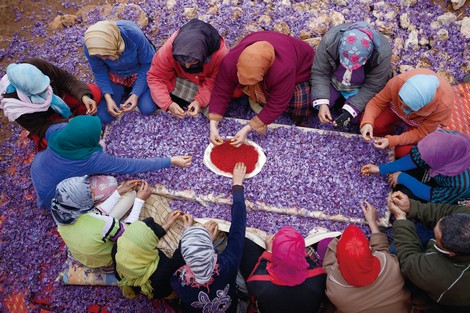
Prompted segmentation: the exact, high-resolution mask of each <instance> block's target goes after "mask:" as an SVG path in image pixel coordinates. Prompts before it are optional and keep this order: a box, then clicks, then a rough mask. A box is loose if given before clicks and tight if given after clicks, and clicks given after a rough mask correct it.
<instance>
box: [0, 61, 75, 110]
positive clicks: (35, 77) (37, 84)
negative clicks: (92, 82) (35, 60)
mask: <svg viewBox="0 0 470 313" xmlns="http://www.w3.org/2000/svg"><path fill="white" fill-rule="evenodd" d="M6 74H7V77H8V80H9V81H10V85H8V87H7V88H6V93H12V92H15V91H17V92H18V93H22V94H24V95H25V96H26V97H28V98H29V100H30V101H31V103H35V104H43V103H44V102H46V99H47V98H48V97H49V96H50V95H49V93H51V94H52V99H51V104H50V105H51V108H52V109H53V110H54V111H55V112H56V113H58V114H60V115H62V116H63V117H65V118H69V117H70V116H71V115H72V112H71V111H70V108H69V107H68V106H67V104H66V103H65V102H64V101H63V100H62V99H61V98H60V97H58V96H56V95H55V94H53V93H52V88H50V82H51V81H50V79H49V77H47V76H46V75H44V74H43V73H42V72H41V71H40V70H39V69H38V68H37V67H36V66H34V65H32V64H28V63H20V64H16V63H13V64H10V65H8V66H7V70H6Z"/></svg>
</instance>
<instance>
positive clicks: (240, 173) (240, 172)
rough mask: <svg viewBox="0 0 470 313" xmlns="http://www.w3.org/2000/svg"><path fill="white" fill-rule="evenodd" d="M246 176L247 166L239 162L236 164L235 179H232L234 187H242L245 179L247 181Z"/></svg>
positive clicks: (234, 169)
mask: <svg viewBox="0 0 470 313" xmlns="http://www.w3.org/2000/svg"><path fill="white" fill-rule="evenodd" d="M245 174H246V166H245V164H244V163H242V162H239V163H237V164H235V167H234V168H233V178H232V185H240V186H241V185H242V183H243V179H245Z"/></svg>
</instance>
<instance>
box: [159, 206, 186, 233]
mask: <svg viewBox="0 0 470 313" xmlns="http://www.w3.org/2000/svg"><path fill="white" fill-rule="evenodd" d="M182 215H183V213H182V212H181V211H180V210H176V211H173V212H171V214H169V215H168V216H167V217H166V221H165V224H163V225H162V227H163V229H164V230H165V231H168V229H170V228H171V226H173V224H174V223H175V222H176V220H177V219H178V218H179V217H180V216H182Z"/></svg>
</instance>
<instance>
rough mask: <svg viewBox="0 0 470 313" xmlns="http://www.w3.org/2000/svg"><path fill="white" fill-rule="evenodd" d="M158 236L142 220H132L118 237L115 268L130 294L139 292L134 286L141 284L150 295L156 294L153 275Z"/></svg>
mask: <svg viewBox="0 0 470 313" xmlns="http://www.w3.org/2000/svg"><path fill="white" fill-rule="evenodd" d="M157 244H158V237H157V236H156V235H155V233H154V232H153V231H152V230H151V229H150V228H149V227H148V226H147V225H146V224H145V223H144V222H142V221H137V222H134V223H132V224H131V225H129V226H128V227H127V228H126V231H125V232H124V234H123V235H122V236H121V237H119V239H118V241H117V248H118V249H117V253H116V271H117V273H118V274H119V276H120V277H121V281H120V282H119V287H120V288H121V291H122V293H123V295H124V296H125V297H127V298H134V297H135V296H136V294H135V292H134V290H133V288H132V287H140V289H141V292H142V293H143V294H145V295H146V296H147V297H148V298H152V296H153V288H152V286H151V283H150V281H149V278H150V276H151V275H152V274H153V273H154V272H155V270H156V269H157V267H158V261H159V260H160V258H159V256H158V249H157Z"/></svg>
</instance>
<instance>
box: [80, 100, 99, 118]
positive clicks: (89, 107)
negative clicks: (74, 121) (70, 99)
mask: <svg viewBox="0 0 470 313" xmlns="http://www.w3.org/2000/svg"><path fill="white" fill-rule="evenodd" d="M82 103H83V104H84V105H85V107H86V114H88V115H93V114H96V111H97V106H96V102H95V100H93V99H91V98H90V97H88V96H87V95H84V96H83V97H82Z"/></svg>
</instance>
